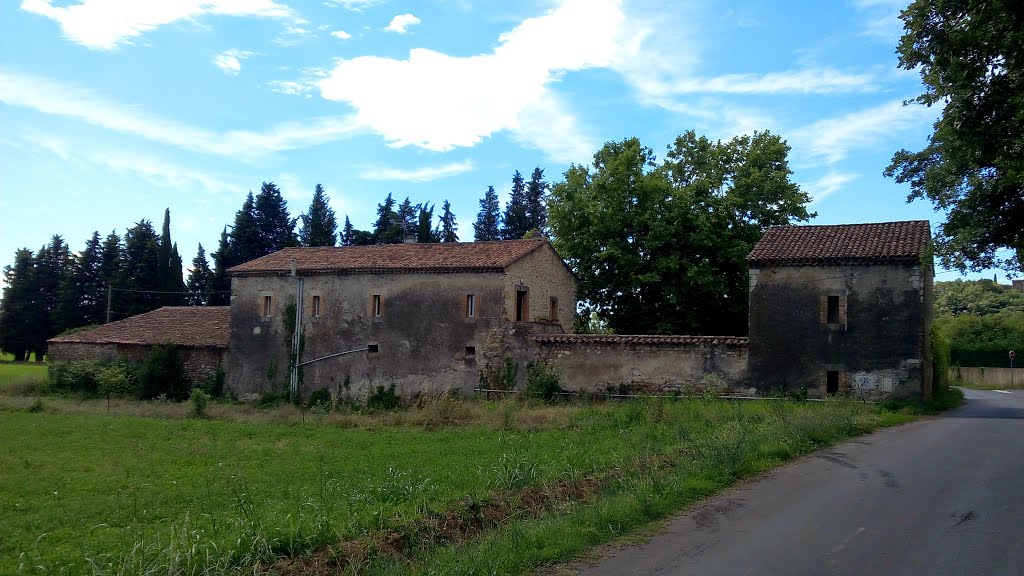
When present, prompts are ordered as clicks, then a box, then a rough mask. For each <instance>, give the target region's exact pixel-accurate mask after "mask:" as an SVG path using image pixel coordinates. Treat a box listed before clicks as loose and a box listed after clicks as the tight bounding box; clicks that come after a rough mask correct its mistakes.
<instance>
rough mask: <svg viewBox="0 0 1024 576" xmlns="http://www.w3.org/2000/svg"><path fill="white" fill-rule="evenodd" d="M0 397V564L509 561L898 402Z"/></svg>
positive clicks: (133, 569) (619, 525)
mask: <svg viewBox="0 0 1024 576" xmlns="http://www.w3.org/2000/svg"><path fill="white" fill-rule="evenodd" d="M0 400H3V401H2V402H0V438H2V439H3V449H2V450H0V496H2V497H0V573H3V574H10V573H23V574H165V575H166V574H183V575H184V574H242V573H246V574H253V573H264V574H301V573H325V574H326V573H359V574H406V573H414V574H429V573H461V574H521V573H524V572H528V571H530V570H532V569H535V568H536V567H538V566H542V565H546V564H551V563H556V562H560V561H564V560H567V559H571V558H573V557H574V556H576V555H578V554H580V553H582V552H584V551H586V550H587V549H589V548H590V547H592V546H594V545H597V544H600V543H603V542H608V541H611V540H614V539H616V538H619V537H621V536H622V535H624V534H627V533H628V532H629V531H631V530H634V529H636V528H639V527H642V526H644V525H645V524H648V523H650V522H651V521H653V520H656V519H658V518H661V517H664V516H666V515H668V514H670V513H672V512H674V511H677V510H679V509H681V508H682V507H685V506H686V505H687V504H688V503H691V502H693V501H695V500H697V499H700V498H702V497H705V496H707V495H709V494H712V493H714V492H716V491H718V490H720V489H722V488H723V487H725V486H728V485H729V484H731V483H733V482H735V481H736V480H738V479H740V478H743V477H746V476H749V475H752V474H756V473H758V472H761V471H764V470H766V469H769V468H771V467H773V466H776V465H778V464H780V463H782V462H785V461H787V460H789V459H792V458H793V457H795V456H798V455H800V454H804V453H807V452H809V451H811V450H814V449H816V448H820V447H823V446H827V445H829V444H832V443H835V442H837V441H840V440H842V439H845V438H848V437H850V436H853V435H857V434H862V433H865V432H868V431H870V430H872V429H874V428H876V427H879V426H885V425H891V424H897V423H902V422H906V421H909V420H910V419H912V418H913V415H912V412H914V410H908V408H907V407H902V408H898V409H894V408H885V407H879V406H875V405H869V404H863V403H856V402H842V401H829V402H796V401H788V400H774V401H767V400H766V401H760V402H734V401H725V400H718V399H700V398H690V399H678V400H676V399H639V400H631V401H628V402H623V403H595V404H589V405H582V404H581V405H562V406H553V407H552V406H547V405H534V404H531V403H527V402H522V401H514V400H507V401H501V402H483V401H457V400H451V399H440V400H436V401H434V402H428V403H425V404H424V405H421V406H419V407H415V408H410V409H405V410H400V411H397V412H377V413H374V412H366V411H362V412H354V413H344V412H334V411H331V412H315V411H314V412H302V414H301V419H299V418H293V416H295V415H297V412H291V413H287V414H286V416H285V417H282V418H283V420H282V421H281V422H267V421H245V420H246V418H249V417H251V415H252V414H253V410H254V409H252V408H238V409H237V412H234V413H233V412H232V410H233V408H230V407H225V408H219V409H215V410H212V411H211V414H213V415H214V418H215V419H194V418H187V417H185V414H187V412H185V411H182V412H179V413H176V414H174V415H171V414H168V415H167V416H166V417H139V416H132V415H124V413H131V411H130V410H127V409H126V408H125V406H126V405H125V404H119V405H118V406H115V408H114V410H113V411H112V412H110V414H109V415H108V413H106V412H104V411H103V409H102V406H103V404H102V402H101V401H92V402H93V403H92V404H89V403H88V402H86V403H82V402H78V401H75V400H73V399H65V400H61V399H53V398H50V397H44V398H43V399H42V400H41V401H32V402H31V403H29V399H28V398H24V399H21V400H18V401H12V400H11V398H10V397H8V398H7V399H4V398H3V397H0ZM76 406H78V407H77V408H76ZM81 406H85V408H82V407H81ZM214 408H216V406H214ZM282 409H284V410H294V408H293V407H284V408H282ZM107 410H108V411H109V410H110V408H109V407H108V408H107ZM218 410H219V411H218ZM232 414H234V415H232ZM247 415H249V416H247Z"/></svg>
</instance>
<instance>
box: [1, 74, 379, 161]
mask: <svg viewBox="0 0 1024 576" xmlns="http://www.w3.org/2000/svg"><path fill="white" fill-rule="evenodd" d="M0 102H3V103H5V104H7V105H9V106H17V107H21V108H29V109H33V110H36V111H39V112H42V113H44V114H51V115H55V116H63V117H67V118H73V119H76V120H80V121H83V122H86V123H88V124H92V125H94V126H99V127H101V128H105V129H108V130H113V131H115V132H120V133H122V134H130V135H133V136H140V137H142V138H146V139H147V140H152V141H154V142H160V143H162V144H167V145H170V146H175V147H178V148H181V149H184V150H190V151H194V152H200V153H206V154H217V155H223V156H231V157H237V158H241V159H243V160H250V161H251V160H255V159H258V158H260V157H263V156H266V155H268V154H272V153H274V152H280V151H283V150H292V149H295V148H305V147H308V146H314V145H317V144H322V143H325V142H331V141H335V140H340V139H344V138H349V137H351V136H353V135H354V134H356V133H358V132H359V130H360V126H359V125H358V124H357V123H356V121H355V120H354V119H353V118H351V117H347V116H346V117H338V116H327V117H320V118H314V119H311V120H309V121H307V122H284V123H281V124H277V125H274V126H272V127H270V128H269V129H268V130H265V131H262V132H255V131H250V130H230V131H227V132H216V131H212V130H207V129H204V128H197V127H195V126H190V125H188V124H183V123H181V122H177V121H174V120H168V119H166V118H161V117H159V116H154V115H152V114H149V113H147V112H144V111H141V110H139V109H137V108H135V107H133V106H127V105H124V104H121V103H119V102H115V101H111V100H107V99H105V98H102V97H100V96H98V95H96V94H95V93H93V92H91V91H88V90H84V89H82V88H78V87H76V86H71V85H65V84H62V83H59V82H54V81H52V80H48V79H45V78H39V77H37V76H32V75H28V74H20V73H15V72H9V71H7V70H5V69H4V68H2V67H0Z"/></svg>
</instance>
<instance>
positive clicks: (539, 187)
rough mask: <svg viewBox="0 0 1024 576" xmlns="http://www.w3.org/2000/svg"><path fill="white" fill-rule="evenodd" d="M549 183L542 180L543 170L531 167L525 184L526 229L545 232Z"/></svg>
mask: <svg viewBox="0 0 1024 576" xmlns="http://www.w3.org/2000/svg"><path fill="white" fill-rule="evenodd" d="M549 188H550V184H548V183H547V182H545V181H544V170H542V169H541V168H540V167H539V166H538V167H537V168H534V169H533V174H531V175H530V181H529V182H528V183H527V184H526V225H527V226H528V230H537V231H538V232H540V233H542V234H543V233H545V232H546V231H547V227H548V206H547V195H548V189H549Z"/></svg>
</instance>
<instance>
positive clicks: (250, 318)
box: [227, 246, 576, 399]
mask: <svg viewBox="0 0 1024 576" xmlns="http://www.w3.org/2000/svg"><path fill="white" fill-rule="evenodd" d="M299 284H300V279H299V278H295V277H291V276H269V275H265V276H235V277H233V278H232V285H231V286H232V295H231V343H230V353H229V354H228V370H227V374H228V387H229V388H230V389H231V390H232V391H234V392H235V393H236V394H239V395H240V396H243V397H246V396H248V397H251V396H252V395H259V394H265V393H267V392H280V391H283V390H285V389H286V386H287V384H288V379H289V352H288V350H289V346H288V344H287V343H288V341H289V333H288V327H287V326H288V323H286V322H285V319H284V316H285V312H286V310H287V307H288V302H289V301H292V302H294V301H297V300H298V293H297V290H298V286H299ZM301 285H302V295H301V298H302V301H303V313H302V333H303V347H302V353H301V357H302V360H303V361H308V360H314V359H317V358H323V357H325V356H328V355H331V354H336V353H338V352H343V351H349V350H360V351H359V352H355V353H352V354H347V355H343V356H337V357H334V358H328V359H325V360H322V361H318V362H314V363H311V364H309V365H307V366H305V367H303V369H302V375H301V380H302V384H301V386H302V394H303V395H307V394H309V393H310V392H312V391H313V390H316V389H318V388H326V389H328V390H330V391H331V392H332V393H333V394H335V395H336V396H340V397H349V398H355V399H362V398H365V397H366V395H368V394H370V393H372V392H373V390H374V389H375V388H376V387H378V386H383V387H388V386H390V385H391V384H395V385H396V389H397V392H398V393H399V394H400V395H402V396H405V397H412V396H416V395H419V394H441V393H458V394H462V395H471V394H472V393H473V389H474V388H476V387H477V386H478V384H479V379H480V367H481V366H483V365H484V364H485V363H486V362H487V360H488V359H489V358H491V357H496V356H501V354H498V353H495V352H494V349H495V347H496V346H498V347H504V346H506V345H507V346H510V348H509V349H510V350H511V349H512V348H515V349H516V350H518V351H519V352H517V353H516V354H517V357H518V356H522V357H523V358H525V356H524V353H523V352H522V350H523V349H524V348H523V345H522V344H521V343H522V342H523V338H524V337H525V335H526V334H529V333H534V332H538V331H540V332H546V331H555V332H559V333H561V332H563V331H570V332H571V331H572V327H573V323H574V320H575V317H574V314H575V308H576V301H575V279H574V278H573V277H572V274H571V273H570V272H569V271H568V270H567V269H566V268H565V266H564V265H563V264H562V262H561V260H560V259H558V256H557V255H556V254H555V253H554V251H553V250H552V249H551V248H550V246H544V247H542V248H541V249H538V250H537V251H535V252H533V253H531V254H530V255H529V256H527V257H525V258H523V259H522V260H520V261H519V262H517V263H516V264H515V265H514V266H513V267H510V268H509V269H508V270H506V271H505V272H491V273H469V272H458V273H401V274H350V275H346V274H338V273H331V274H318V275H305V276H304V277H302V278H301ZM517 286H519V287H525V288H527V289H528V292H529V295H530V299H529V311H528V317H529V318H530V319H534V318H541V317H542V318H543V320H545V321H544V322H540V323H534V322H513V321H512V320H513V319H514V314H515V308H514V307H515V292H516V288H517ZM469 295H472V296H473V298H474V307H475V310H474V315H473V316H472V317H470V316H469V315H468V310H467V296H469ZM268 296H269V297H270V302H271V306H270V310H269V315H264V310H263V307H264V303H265V301H266V300H265V299H266V298H267V297H268ZM374 296H379V297H380V315H379V316H378V315H377V313H376V312H377V311H376V310H375V309H374ZM314 297H318V298H319V305H320V309H319V314H318V315H314V312H315V311H314V310H313V298H314ZM551 297H555V298H557V299H558V302H559V311H558V312H559V313H558V318H557V320H549V319H548V318H547V316H548V315H549V308H550V299H551ZM506 334H508V335H509V336H506ZM513 341H514V342H519V344H509V342H513ZM370 346H373V347H374V350H373V351H362V350H363V349H365V348H367V347H370Z"/></svg>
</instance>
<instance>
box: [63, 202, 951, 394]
mask: <svg viewBox="0 0 1024 576" xmlns="http://www.w3.org/2000/svg"><path fill="white" fill-rule="evenodd" d="M747 259H748V262H749V265H750V335H749V338H748V337H743V336H700V335H698V336H685V335H603V334H574V333H573V326H574V320H575V311H576V297H575V296H576V279H575V277H574V276H573V273H572V272H571V271H570V269H569V268H568V267H567V266H566V264H565V262H564V261H563V260H562V258H561V257H560V256H559V255H558V254H557V253H556V252H555V250H554V249H553V248H552V247H551V245H550V244H549V243H548V241H547V240H546V239H544V238H531V239H523V240H507V241H494V242H468V243H444V244H415V243H412V244H391V245H376V246H352V247H331V248H286V249H283V250H280V251H278V252H275V253H273V254H270V255H268V256H264V257H262V258H258V259H256V260H252V261H250V262H246V263H244V264H242V265H239V266H236V267H234V268H232V269H230V270H229V272H230V274H231V306H230V307H221V308H161V309H160V310H156V311H154V312H150V313H148V314H142V315H139V316H136V317H134V318H129V319H128V320H123V321H121V322H115V323H111V324H108V325H105V326H102V327H100V328H96V329H94V330H88V331H83V332H79V333H76V334H71V335H68V336H61V337H58V338H55V339H54V340H51V348H50V350H51V352H50V354H51V358H52V359H55V360H66V359H82V358H113V357H116V356H119V355H120V356H123V355H126V354H127V355H140V354H143V352H144V351H145V350H146V348H145V347H146V346H152V345H154V344H160V343H164V342H168V341H172V342H175V343H177V344H179V346H182V347H183V348H184V349H186V354H187V356H186V366H189V367H190V368H189V369H190V371H192V372H194V373H195V374H197V375H202V374H208V373H212V372H213V371H216V370H217V368H218V367H220V366H221V365H222V364H223V366H224V368H225V370H226V373H227V387H228V388H229V389H230V390H231V391H232V392H233V393H234V394H236V395H238V396H239V397H240V398H243V399H247V398H256V397H258V396H260V395H264V394H267V393H281V392H284V391H285V390H286V389H287V387H288V386H290V385H292V384H293V383H294V385H295V386H297V387H300V388H301V394H302V395H303V396H306V395H308V394H309V393H310V392H312V391H314V390H317V389H320V388H326V389H327V390H329V391H331V393H332V394H335V395H339V396H348V397H352V398H364V397H365V396H366V395H367V394H370V393H372V392H373V391H374V390H375V389H376V388H377V387H378V386H380V387H385V388H387V387H389V386H390V385H392V384H394V385H395V386H396V392H397V393H398V394H400V395H401V396H404V397H415V396H418V395H421V394H427V395H430V394H442V393H455V394H460V395H465V396H468V395H472V394H473V393H474V391H475V390H477V389H480V388H483V389H488V388H510V387H511V388H515V389H521V388H522V387H523V385H524V384H525V381H526V375H527V372H528V366H529V365H530V363H531V362H539V361H542V362H546V363H548V364H549V365H552V366H553V367H554V368H555V369H556V370H557V371H558V373H559V374H560V376H561V384H562V386H563V387H564V388H566V389H568V390H573V391H585V392H595V393H607V392H622V393H636V392H653V393H679V392H685V391H701V390H707V389H711V390H713V391H717V392H720V393H724V394H737V395H758V394H760V395H766V394H773V393H777V392H780V391H793V390H801V389H802V390H806V391H808V393H809V395H811V396H815V397H822V396H824V395H826V394H855V395H858V396H862V397H867V398H875V397H883V396H920V395H923V396H928V395H929V394H930V393H931V391H932V389H933V386H934V382H933V378H932V365H931V358H930V355H929V350H930V348H929V347H930V342H929V333H930V327H931V306H932V261H931V252H930V230H929V225H928V222H927V221H912V222H888V223H881V224H850V225H838V226H777V227H773V228H771V229H769V230H768V232H767V233H766V234H765V236H764V237H763V238H762V239H761V241H760V242H758V244H757V245H756V246H755V247H754V249H753V250H752V251H751V253H750V254H749V256H748V258H747Z"/></svg>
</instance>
